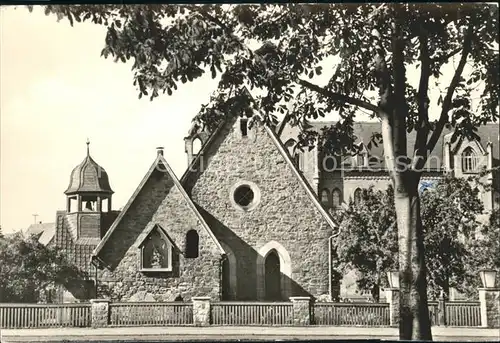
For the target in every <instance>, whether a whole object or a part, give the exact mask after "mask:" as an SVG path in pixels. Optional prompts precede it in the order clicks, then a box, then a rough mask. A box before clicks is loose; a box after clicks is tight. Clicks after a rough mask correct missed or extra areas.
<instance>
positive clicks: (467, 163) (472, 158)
mask: <svg viewBox="0 0 500 343" xmlns="http://www.w3.org/2000/svg"><path fill="white" fill-rule="evenodd" d="M476 167H477V157H476V154H475V153H474V150H472V148H471V147H467V148H465V150H464V151H463V152H462V171H463V172H464V173H471V172H475V171H476Z"/></svg>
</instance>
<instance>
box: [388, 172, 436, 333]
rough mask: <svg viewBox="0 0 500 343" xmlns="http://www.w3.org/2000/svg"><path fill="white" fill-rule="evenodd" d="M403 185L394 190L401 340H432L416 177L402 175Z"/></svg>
mask: <svg viewBox="0 0 500 343" xmlns="http://www.w3.org/2000/svg"><path fill="white" fill-rule="evenodd" d="M404 173H405V175H403V177H401V178H398V179H399V180H401V181H403V182H402V183H401V184H399V185H396V187H395V197H394V202H395V207H396V216H397V223H398V242H399V270H400V280H401V282H400V316H401V317H400V322H399V338H400V339H401V340H432V333H431V325H430V318H429V311H428V304H427V280H426V268H425V259H424V241H423V232H422V219H421V217H420V198H419V196H418V180H419V177H418V175H416V174H415V173H412V172H409V171H406V172H404Z"/></svg>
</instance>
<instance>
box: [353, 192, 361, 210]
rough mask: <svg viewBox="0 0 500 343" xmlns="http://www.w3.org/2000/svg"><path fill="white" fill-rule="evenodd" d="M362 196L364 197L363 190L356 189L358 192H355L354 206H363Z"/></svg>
mask: <svg viewBox="0 0 500 343" xmlns="http://www.w3.org/2000/svg"><path fill="white" fill-rule="evenodd" d="M361 195H362V191H361V188H356V190H355V191H354V204H355V205H356V206H358V205H360V204H361Z"/></svg>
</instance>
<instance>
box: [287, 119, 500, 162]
mask: <svg viewBox="0 0 500 343" xmlns="http://www.w3.org/2000/svg"><path fill="white" fill-rule="evenodd" d="M310 124H311V126H312V130H314V131H317V132H320V131H321V129H322V128H324V127H330V126H332V125H335V124H336V122H335V121H314V122H310ZM282 126H283V123H280V124H279V125H278V127H279V128H280V129H282V130H283V133H282V135H283V134H284V135H287V134H288V135H290V133H291V132H295V131H297V130H298V128H292V127H290V126H287V125H285V127H282ZM353 132H354V136H355V137H356V138H355V140H354V141H355V142H356V143H363V144H364V145H365V146H366V145H367V144H368V143H369V142H370V141H371V139H372V136H373V134H374V133H381V123H380V122H366V121H365V122H354V124H353ZM451 133H453V128H444V129H443V133H442V134H441V136H440V137H439V139H438V141H437V143H436V146H435V148H434V150H433V151H432V152H431V154H430V156H429V159H428V161H427V164H426V167H429V168H432V169H441V167H442V161H444V142H445V136H446V135H448V134H451ZM477 134H478V136H479V137H480V139H481V140H480V144H481V145H482V146H483V148H486V143H487V142H488V141H492V142H493V156H494V159H496V160H497V161H498V159H499V158H500V156H499V149H500V142H499V134H500V127H499V124H497V123H488V124H485V125H481V126H480V127H478V130H477ZM415 140H416V132H415V131H412V132H410V133H408V135H407V146H408V148H409V150H410V149H413V147H414V145H415ZM368 152H369V155H371V156H378V157H382V163H381V164H380V166H384V165H385V163H384V159H383V156H384V148H383V146H382V144H381V143H380V144H378V145H377V146H375V145H374V144H372V146H371V149H369V150H368ZM439 162H441V164H439ZM375 166H376V165H375Z"/></svg>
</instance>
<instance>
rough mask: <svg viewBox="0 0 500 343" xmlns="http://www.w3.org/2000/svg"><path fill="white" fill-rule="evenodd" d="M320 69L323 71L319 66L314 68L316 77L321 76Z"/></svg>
mask: <svg viewBox="0 0 500 343" xmlns="http://www.w3.org/2000/svg"><path fill="white" fill-rule="evenodd" d="M322 69H323V67H321V66H318V67H316V75H321V70H322Z"/></svg>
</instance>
